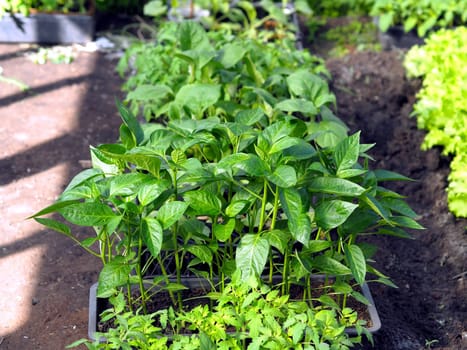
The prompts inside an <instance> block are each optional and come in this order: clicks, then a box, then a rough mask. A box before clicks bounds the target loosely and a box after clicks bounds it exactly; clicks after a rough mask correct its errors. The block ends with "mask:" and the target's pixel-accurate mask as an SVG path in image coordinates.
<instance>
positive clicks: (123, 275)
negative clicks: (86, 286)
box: [97, 255, 132, 298]
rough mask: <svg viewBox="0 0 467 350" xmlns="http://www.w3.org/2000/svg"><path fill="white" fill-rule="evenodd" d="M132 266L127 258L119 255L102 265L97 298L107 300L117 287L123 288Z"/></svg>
mask: <svg viewBox="0 0 467 350" xmlns="http://www.w3.org/2000/svg"><path fill="white" fill-rule="evenodd" d="M131 270H132V266H131V265H130V264H129V263H128V261H127V258H126V257H124V256H121V255H117V256H115V257H114V258H113V259H112V260H111V261H110V262H108V263H107V264H105V265H104V267H103V268H102V270H101V272H100V274H99V281H98V282H99V283H98V287H97V297H98V298H108V297H110V296H112V295H113V294H114V293H115V289H116V288H117V287H120V286H123V285H125V284H126V283H128V281H129V277H130V273H131Z"/></svg>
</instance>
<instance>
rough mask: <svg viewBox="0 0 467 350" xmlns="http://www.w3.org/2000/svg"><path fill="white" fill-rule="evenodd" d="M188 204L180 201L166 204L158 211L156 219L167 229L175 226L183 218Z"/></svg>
mask: <svg viewBox="0 0 467 350" xmlns="http://www.w3.org/2000/svg"><path fill="white" fill-rule="evenodd" d="M187 207H188V204H187V203H185V202H180V201H172V202H165V203H164V205H162V207H160V208H159V210H158V211H157V215H156V218H157V219H158V220H159V221H160V223H161V224H162V227H163V228H164V230H165V229H167V228H169V227H170V226H172V225H173V224H175V223H176V222H177V221H178V220H180V219H181V218H182V217H183V214H184V213H185V211H186V208H187Z"/></svg>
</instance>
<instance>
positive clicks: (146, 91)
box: [127, 84, 173, 102]
mask: <svg viewBox="0 0 467 350" xmlns="http://www.w3.org/2000/svg"><path fill="white" fill-rule="evenodd" d="M172 94H173V92H172V89H171V88H169V87H168V86H167V85H163V84H155V85H145V84H141V85H138V86H137V87H136V88H135V89H134V90H132V91H130V92H129V93H128V95H127V99H128V100H136V101H143V102H148V101H158V100H161V99H163V98H165V97H166V96H167V95H172Z"/></svg>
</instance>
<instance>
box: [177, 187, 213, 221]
mask: <svg viewBox="0 0 467 350" xmlns="http://www.w3.org/2000/svg"><path fill="white" fill-rule="evenodd" d="M183 198H184V199H185V201H186V202H187V203H188V204H189V205H190V207H191V208H192V209H193V210H194V211H195V212H196V215H208V216H210V217H214V216H216V215H219V214H220V213H221V211H222V202H221V200H220V199H219V198H218V197H217V196H216V195H215V194H214V193H213V192H211V191H208V190H205V189H201V190H196V191H190V192H186V193H184V195H183Z"/></svg>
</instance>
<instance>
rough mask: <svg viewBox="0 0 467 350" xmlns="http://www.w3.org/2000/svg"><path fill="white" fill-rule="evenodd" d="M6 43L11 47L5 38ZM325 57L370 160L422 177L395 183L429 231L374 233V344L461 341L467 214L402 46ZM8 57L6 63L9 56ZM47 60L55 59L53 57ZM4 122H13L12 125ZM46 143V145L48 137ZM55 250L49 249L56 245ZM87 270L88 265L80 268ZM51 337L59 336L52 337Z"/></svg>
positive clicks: (18, 340)
mask: <svg viewBox="0 0 467 350" xmlns="http://www.w3.org/2000/svg"><path fill="white" fill-rule="evenodd" d="M2 49H3V50H6V49H5V47H2ZM0 54H3V52H2V53H0ZM21 60H25V58H24V57H23V58H16V62H22V61H21ZM23 63H24V62H23ZM327 63H328V67H329V69H330V71H331V74H332V76H333V81H332V83H331V86H332V88H333V90H334V92H335V93H336V95H337V102H338V110H339V116H340V117H341V118H342V119H343V120H344V121H345V122H346V123H347V124H348V125H349V126H350V127H351V129H352V132H354V131H356V130H359V129H361V130H362V139H363V141H364V142H368V143H373V142H375V143H377V145H378V146H377V147H376V148H374V150H373V151H372V152H370V153H371V155H372V156H373V157H374V158H375V162H373V163H372V167H373V168H385V169H388V170H393V171H397V172H400V173H402V174H403V175H406V176H410V177H412V178H414V179H416V180H417V181H416V182H412V183H403V184H400V185H398V188H395V189H396V190H397V191H400V192H402V193H403V194H404V195H407V196H408V200H409V202H410V204H411V205H412V207H413V208H414V209H415V210H416V211H417V212H418V213H419V214H420V215H421V216H422V220H421V223H422V224H423V225H424V226H425V227H426V228H427V229H426V230H424V231H421V232H415V233H414V238H415V240H413V241H408V240H402V239H398V238H393V237H385V238H381V237H379V238H378V245H379V246H380V251H379V253H378V255H377V256H376V258H375V260H376V261H377V267H378V268H379V269H380V270H382V271H383V272H385V273H387V274H388V275H390V276H391V278H392V279H393V280H394V281H395V283H396V284H397V285H398V286H399V289H390V288H388V287H386V286H372V287H371V288H372V292H373V295H374V298H375V302H376V305H377V307H378V310H379V313H380V316H381V318H382V322H383V328H382V329H381V332H380V334H379V335H377V336H376V349H378V350H385V349H391V350H402V349H418V348H423V347H424V346H425V344H426V343H427V342H431V341H434V340H438V343H433V347H438V348H444V349H461V348H463V347H465V346H466V344H465V342H466V334H465V332H466V330H467V324H466V320H467V310H466V305H467V303H466V287H465V279H466V276H465V274H464V275H462V273H463V272H465V271H466V268H467V267H466V265H465V264H466V262H465V249H466V243H467V237H466V234H465V227H466V226H467V222H466V220H456V219H455V218H454V217H453V216H452V215H451V214H449V212H448V210H447V205H446V195H445V188H446V184H447V180H446V178H447V174H448V172H449V159H447V158H445V157H441V156H440V154H439V151H438V150H431V151H428V152H422V151H420V144H421V142H422V140H423V132H421V131H418V130H417V129H416V121H415V119H410V118H409V114H410V112H411V106H412V104H413V102H414V98H415V93H416V91H417V89H418V88H419V85H418V84H417V83H416V82H409V81H407V80H406V79H405V78H404V71H403V68H402V65H401V56H400V54H399V53H397V52H383V53H354V54H351V55H349V56H346V57H344V58H342V59H331V60H328V62H327ZM114 64H115V63H114V62H111V61H106V60H102V61H100V64H99V70H101V69H103V66H105V70H104V71H109V70H111V69H113V66H114ZM2 65H3V66H4V68H8V65H4V64H2ZM72 67H73V74H78V73H79V71H80V70H81V71H82V72H83V73H86V72H87V71H86V67H84V66H82V65H79V64H73V66H72ZM48 68H50V69H53V66H49V67H48ZM11 69H12V68H11ZM21 70H24V72H22V71H21ZM10 71H11V70H10ZM14 72H15V75H16V76H28V75H31V74H39V73H40V72H34V71H33V72H31V69H30V66H28V65H27V64H19V65H16V66H15V70H14ZM53 74H54V78H55V79H57V80H61V79H69V75H70V72H69V70H67V69H63V70H59V71H58V73H57V72H56V71H54V73H53ZM87 79H88V83H89V86H91V87H98V91H99V92H100V93H102V94H114V93H115V80H111V79H107V78H106V77H104V78H103V77H102V76H99V75H97V74H96V75H90V76H89V77H88V78H87ZM72 88H73V85H72V84H70V85H69V86H68V87H67V88H65V91H68V92H65V94H66V93H68V94H71V93H72V92H73V90H72ZM66 89H68V90H66ZM64 96H66V95H63V93H62V94H61V95H60V98H61V99H63V98H66V97H64ZM9 101H10V104H12V106H13V107H14V112H15V113H17V114H18V115H21V113H27V114H34V111H31V105H27V104H23V103H15V102H16V100H11V99H10V100H9ZM6 102H8V101H6ZM95 103H98V104H99V114H101V115H104V116H105V117H106V118H114V121H115V122H117V123H118V118H117V116H116V115H115V110H116V109H115V107H114V106H113V105H112V104H101V103H99V102H98V101H95ZM34 106H35V107H34ZM34 106H33V108H36V109H37V110H40V111H41V113H42V114H44V115H47V112H46V111H47V110H48V109H50V110H52V109H55V108H56V102H55V100H54V99H53V98H50V99H48V100H46V102H43V103H40V104H36V105H34ZM44 111H45V112H44ZM10 113H11V108H10ZM15 122H16V121H15V120H14V119H7V123H15ZM3 127H4V128H5V129H8V127H9V126H8V125H4V126H3ZM86 127H87V126H86ZM12 129H13V128H12ZM94 133H95V134H92V136H91V137H89V139H90V141H89V144H96V142H97V141H96V140H98V141H99V142H100V141H104V140H103V139H99V138H98V137H97V133H98V130H95V131H94ZM39 136H40V135H39V134H38V133H36V134H32V138H33V139H31V140H29V142H31V143H33V142H34V137H36V138H39ZM105 141H111V140H108V139H107V140H105ZM86 142H87V141H86ZM66 145H68V146H69V148H70V151H69V152H70V154H75V153H74V152H73V151H74V150H75V147H76V145H75V144H73V143H72V142H70V143H69V144H68V143H66V144H65V145H63V147H65V146H66ZM45 147H48V146H47V145H45ZM55 152H56V145H54V144H50V148H49V149H48V150H47V149H45V150H44V152H43V153H41V154H43V155H44V157H45V158H47V155H53V154H54V153H55ZM84 155H86V152H84ZM74 157H75V158H76V157H77V158H76V159H75V161H76V162H77V161H78V160H80V158H79V157H80V155H74ZM81 157H82V155H81ZM44 161H45V162H47V159H39V158H38V157H30V158H28V159H23V162H21V158H20V159H18V160H17V162H16V163H15V164H14V166H15V169H22V168H23V167H24V168H26V167H29V168H30V169H33V170H34V169H36V168H37V167H38V164H41V163H43V162H44ZM36 163H37V164H36ZM7 165H8V164H7ZM41 167H42V166H41ZM18 176H19V175H18V172H17V171H9V170H8V169H7V171H6V172H5V173H4V174H3V177H2V178H4V182H2V184H3V183H9V182H12V181H15V179H17V178H18ZM41 181H42V183H41ZM48 182H49V181H48V179H45V178H42V180H37V179H36V180H35V182H34V186H37V188H46V187H47V186H48ZM8 201H9V202H10V200H8ZM16 201H18V202H21V201H22V199H20V198H18V199H16ZM14 204H18V203H14V200H12V201H11V203H9V205H14ZM40 205H42V203H41V204H40ZM40 205H37V206H36V208H37V207H38V206H40ZM41 242H43V243H46V244H50V245H51V246H52V245H54V247H55V248H54V249H56V250H60V249H61V248H62V247H61V246H56V244H57V240H56V236H55V235H48V236H47V238H46V239H44V240H42V241H41ZM58 242H59V243H58V244H63V246H64V247H67V246H68V247H70V246H71V243H70V242H62V241H58ZM67 243H68V245H67ZM383 243H384V244H383ZM64 249H66V248H64ZM70 254H71V255H72V257H69V259H67V260H70V261H72V260H74V259H73V257H75V258H79V257H82V252H81V251H80V250H79V249H77V248H76V249H73V250H71V253H70ZM59 256H60V254H56V256H55V257H56V259H61V258H58V257H59ZM50 258H53V255H51V257H50ZM32 261H33V260H32V258H29V260H28V259H26V260H24V261H23V263H24V264H26V265H27V264H30V263H32ZM69 269H70V266H68V265H66V264H62V265H56V264H44V266H43V267H42V268H41V271H40V276H41V277H40V278H41V280H40V281H39V283H43V282H44V280H48V279H50V276H52V275H55V276H57V275H65V273H66V272H67V271H68V270H69ZM57 270H58V271H57ZM62 270H63V271H62ZM0 273H3V271H0ZM82 275H85V273H84V272H83V273H82ZM94 277H96V276H95V275H94ZM91 279H92V278H87V279H85V280H84V282H83V283H86V284H91V283H92V281H91ZM81 282H82V281H81V280H80V279H79V278H75V277H73V278H68V279H65V280H62V281H61V282H60V288H59V289H58V291H57V290H56V289H54V288H55V287H56V286H55V284H53V283H49V287H48V286H47V284H45V285H42V286H43V288H42V289H43V293H44V295H46V293H47V292H49V293H50V294H54V293H60V291H63V290H70V288H74V286H76V285H77V284H79V283H81ZM54 286H55V287H54ZM79 292H80V293H82V294H83V295H82V296H81V297H83V296H84V297H87V292H86V291H85V290H84V289H79ZM50 303H51V305H49V307H48V308H46V309H40V310H42V312H43V314H42V315H40V319H42V320H47V319H48V320H50V319H51V318H54V317H55V318H56V313H57V312H59V313H60V317H61V318H62V319H70V318H74V319H76V316H73V315H74V311H75V310H72V308H70V307H69V306H68V303H69V300H67V299H66V298H65V300H64V298H56V300H50ZM52 304H53V305H52ZM80 315H81V314H80ZM80 317H81V318H82V319H81V318H80V319H79V321H77V322H80V323H77V324H78V325H79V324H84V325H86V322H87V319H86V315H85V313H82V315H81V316H80ZM46 325H47V327H46ZM54 325H55V326H56V325H58V323H57V322H56V323H55V324H52V323H50V322H49V323H47V322H46V321H43V323H34V322H31V323H30V324H29V325H27V326H26V327H27V328H23V329H22V330H21V332H20V333H14V334H13V335H7V336H6V338H5V340H4V341H3V344H2V348H3V346H5V349H17V348H28V347H26V346H25V345H24V343H23V342H24V338H23V336H24V334H27V336H28V337H30V338H32V339H35V342H36V343H35V345H36V346H32V345H31V344H29V345H31V346H30V347H29V348H41V346H42V348H44V349H47V348H54V347H55V346H57V343H56V339H51V337H50V335H49V334H48V332H49V330H50V326H52V328H54ZM57 327H58V326H57ZM46 329H47V331H46ZM82 336H84V334H83V333H76V334H73V333H71V334H70V333H67V334H66V335H65V334H64V335H63V338H64V339H62V340H60V344H62V343H63V344H67V343H69V342H71V341H73V340H75V339H78V338H80V337H82ZM52 341H54V343H50V342H52ZM0 343H1V341H0ZM37 344H39V345H40V346H37Z"/></svg>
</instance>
